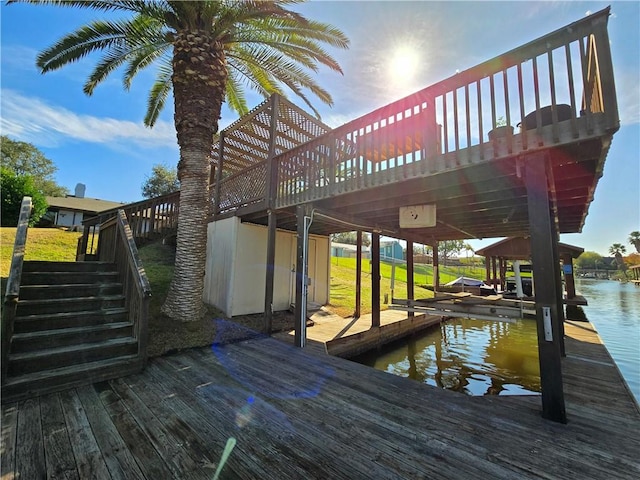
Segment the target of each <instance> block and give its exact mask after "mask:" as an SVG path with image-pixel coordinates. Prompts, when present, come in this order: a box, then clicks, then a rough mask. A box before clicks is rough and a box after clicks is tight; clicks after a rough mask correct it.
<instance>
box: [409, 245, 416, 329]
mask: <svg viewBox="0 0 640 480" xmlns="http://www.w3.org/2000/svg"><path fill="white" fill-rule="evenodd" d="M414 296H415V292H414V278H413V242H412V241H411V240H407V298H408V299H409V300H415V298H414ZM413 316H414V313H413V312H407V317H409V318H411V317H413Z"/></svg>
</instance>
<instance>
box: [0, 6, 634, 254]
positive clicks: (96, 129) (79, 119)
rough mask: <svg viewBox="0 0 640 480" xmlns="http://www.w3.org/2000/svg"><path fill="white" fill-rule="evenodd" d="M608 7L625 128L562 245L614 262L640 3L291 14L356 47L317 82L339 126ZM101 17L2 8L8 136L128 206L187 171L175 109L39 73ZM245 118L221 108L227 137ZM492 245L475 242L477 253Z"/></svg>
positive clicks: (630, 131) (627, 205)
mask: <svg viewBox="0 0 640 480" xmlns="http://www.w3.org/2000/svg"><path fill="white" fill-rule="evenodd" d="M607 5H611V11H612V15H611V17H610V19H609V36H610V40H611V50H612V58H613V64H614V71H615V76H616V89H617V94H618V106H619V110H620V118H621V128H620V130H619V131H618V132H617V133H616V134H615V136H614V139H613V144H612V146H611V149H610V151H609V154H608V157H607V160H606V164H605V170H604V175H603V177H602V178H601V180H600V182H599V184H598V187H597V189H596V192H595V198H594V201H593V203H592V204H591V206H590V208H589V215H588V216H587V219H586V223H585V226H584V228H583V231H582V232H581V233H579V234H564V235H562V236H561V241H563V242H565V243H570V244H573V245H578V246H580V247H583V248H584V249H585V250H588V251H596V252H598V253H600V254H602V255H606V254H607V251H608V248H609V246H610V245H611V244H613V243H623V244H627V245H626V246H627V251H628V252H631V251H632V250H633V247H632V246H631V245H629V244H628V243H627V237H628V236H629V233H630V232H632V231H634V230H640V27H639V26H640V2H638V1H629V2H625V1H620V2H578V1H570V2H562V1H552V2H533V1H524V2H515V1H512V2H480V1H474V2H427V1H422V2H417V1H416V2H383V1H380V2H373V1H368V2H356V1H340V2H336V1H320V0H315V1H311V2H309V3H306V4H302V5H297V6H294V7H293V9H294V10H297V11H299V12H300V13H303V14H304V15H306V16H307V17H308V18H311V19H314V20H319V21H323V22H327V23H330V24H332V25H334V26H336V27H338V28H340V29H341V30H342V31H343V32H345V34H346V35H347V36H348V37H349V39H350V41H351V47H350V49H348V50H345V51H342V50H330V52H331V53H332V54H333V55H334V56H335V57H336V58H337V59H338V61H339V62H340V64H341V66H342V69H343V71H344V75H339V74H336V73H334V72H330V71H328V70H326V71H325V70H321V71H320V72H319V73H318V74H317V75H318V81H319V83H320V84H321V85H322V86H323V87H324V88H325V89H327V90H328V91H329V92H330V93H331V95H332V96H333V100H334V104H333V106H332V107H328V106H325V105H323V104H321V103H320V102H319V101H317V102H315V103H314V105H315V106H316V108H318V110H319V111H320V113H321V115H322V119H323V121H324V122H325V123H327V124H328V125H330V126H332V127H337V126H339V125H342V124H343V123H346V122H347V121H349V120H352V119H354V118H357V117H359V116H362V115H364V114H366V113H368V112H370V111H371V110H374V109H376V108H377V107H380V106H383V105H386V104H387V103H390V102H392V101H394V100H397V99H399V98H402V97H403V96H405V95H407V94H410V93H412V92H414V91H417V90H420V89H422V88H424V87H427V86H429V85H431V84H433V83H436V82H438V81H440V80H443V79H445V78H447V77H449V76H451V75H452V74H454V73H455V72H456V71H462V70H465V69H467V68H469V67H472V66H474V65H476V64H478V63H481V62H483V61H485V60H488V59H490V58H492V57H494V56H497V55H500V54H502V53H504V52H506V51H508V50H510V49H512V48H515V47H517V46H520V45H522V44H524V43H526V42H528V41H531V40H534V39H536V38H537V37H539V36H542V35H544V34H546V33H549V32H551V31H553V30H556V29H557V28H560V27H562V26H564V25H566V24H569V23H571V22H573V21H576V20H579V19H580V18H582V17H584V16H585V15H587V14H588V13H592V12H596V11H598V10H601V9H603V8H605V7H606V6H607ZM96 18H98V13H96V12H93V11H91V10H85V9H77V8H56V7H44V6H34V5H24V4H13V5H9V6H7V5H5V4H4V2H3V3H2V6H0V21H1V36H0V40H1V41H0V68H1V70H0V86H1V87H0V88H1V90H0V131H1V132H2V134H3V135H7V136H9V137H10V138H12V139H14V140H20V141H25V142H30V143H32V144H34V145H35V146H36V147H38V148H39V149H40V150H41V151H42V152H44V154H45V155H46V156H47V157H48V158H50V159H51V160H52V161H53V162H54V163H55V164H56V166H57V167H58V171H57V174H56V181H57V182H58V183H59V184H60V185H62V186H65V187H67V188H68V189H69V190H70V191H71V192H72V193H73V191H74V188H75V185H76V184H77V183H84V184H85V185H86V196H87V197H91V198H100V199H103V200H111V201H119V202H133V201H137V200H140V199H142V195H141V185H142V184H143V182H144V181H145V179H146V178H147V176H148V175H149V174H150V173H151V169H152V166H153V165H154V164H165V165H167V166H171V167H173V166H175V165H176V164H177V161H178V155H179V152H178V147H177V143H176V135H175V129H174V126H173V105H172V101H171V100H170V101H168V102H167V105H166V107H165V110H164V111H163V112H162V114H161V116H160V120H159V121H158V123H157V124H156V126H155V127H154V128H153V129H149V128H146V127H145V126H144V125H143V117H144V113H145V109H146V100H147V94H148V92H149V88H150V86H151V84H152V82H153V79H154V74H155V70H154V69H153V68H150V69H148V70H147V71H145V72H143V73H141V74H139V75H138V77H136V79H135V80H134V82H133V85H132V86H131V88H130V90H129V91H126V90H125V89H124V88H123V86H122V72H115V73H114V74H112V76H111V77H110V78H109V79H108V80H107V81H105V82H104V83H103V84H101V85H100V86H98V87H97V88H96V90H95V92H94V94H93V96H91V97H88V96H86V95H85V94H84V93H83V92H82V85H83V84H84V82H85V80H86V79H87V77H88V76H89V74H90V72H91V70H92V68H93V67H94V66H95V61H96V57H88V58H87V59H84V60H83V61H81V62H78V63H75V64H72V65H68V66H67V67H65V68H63V69H61V70H58V71H55V72H50V73H47V74H46V75H42V74H40V73H39V72H38V70H37V68H36V66H35V57H36V55H37V53H38V52H39V51H41V50H43V49H45V48H47V47H49V46H50V45H52V44H53V43H54V42H55V41H56V40H58V39H59V38H60V37H62V36H63V35H65V34H67V33H69V32H71V31H74V30H76V29H77V28H78V27H80V26H82V25H84V24H86V23H88V22H90V21H91V20H94V19H96ZM247 99H248V104H249V107H250V108H252V107H254V106H256V105H258V104H259V103H261V101H262V98H261V97H259V96H258V95H257V94H254V93H252V92H248V94H247ZM292 100H295V99H293V98H292ZM237 118H238V116H237V114H235V113H233V112H230V111H229V110H228V109H227V108H226V107H223V112H222V119H221V124H220V126H221V128H224V127H225V126H226V125H228V124H230V123H232V122H233V121H235V120H236V119H237ZM495 240H496V239H485V240H482V241H479V240H477V241H471V242H469V243H471V245H472V246H473V247H474V248H476V249H477V248H480V247H482V246H486V245H488V244H490V243H493V241H495Z"/></svg>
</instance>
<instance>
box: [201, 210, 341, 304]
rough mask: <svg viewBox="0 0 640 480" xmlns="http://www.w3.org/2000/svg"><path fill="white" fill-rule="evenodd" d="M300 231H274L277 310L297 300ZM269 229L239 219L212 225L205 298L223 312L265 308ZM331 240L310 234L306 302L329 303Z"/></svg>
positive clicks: (232, 218) (274, 293) (274, 302)
mask: <svg viewBox="0 0 640 480" xmlns="http://www.w3.org/2000/svg"><path fill="white" fill-rule="evenodd" d="M296 244H297V242H296V234H295V233H293V232H289V231H284V230H278V231H277V232H276V258H275V265H274V268H275V271H274V292H273V310H274V311H281V310H287V309H288V308H289V307H290V306H291V305H292V304H293V303H294V300H295V274H296V273H295V265H296ZM266 258H267V227H265V226H262V225H254V224H251V223H242V222H241V221H240V219H239V218H238V217H231V218H226V219H224V220H218V221H216V222H212V223H210V224H209V226H208V235H207V263H206V270H205V279H204V281H205V287H204V301H205V302H206V303H208V304H210V305H214V306H216V307H217V308H219V309H220V310H222V311H223V312H224V313H225V315H227V316H230V317H233V316H237V315H249V314H254V313H263V312H264V294H265V286H266V274H267V270H266ZM329 258H330V257H329V238H328V237H322V236H317V235H310V236H309V277H310V278H311V283H310V285H309V290H308V301H309V302H313V303H317V304H321V305H324V304H325V303H327V302H328V301H329Z"/></svg>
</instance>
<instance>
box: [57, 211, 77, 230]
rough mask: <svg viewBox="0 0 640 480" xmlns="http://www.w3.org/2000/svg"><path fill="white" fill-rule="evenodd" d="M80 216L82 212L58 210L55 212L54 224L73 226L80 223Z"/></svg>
mask: <svg viewBox="0 0 640 480" xmlns="http://www.w3.org/2000/svg"><path fill="white" fill-rule="evenodd" d="M82 216H83V215H82V212H74V211H71V210H60V211H58V212H56V218H55V221H54V224H55V225H57V226H59V227H73V226H76V225H82Z"/></svg>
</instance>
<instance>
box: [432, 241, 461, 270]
mask: <svg viewBox="0 0 640 480" xmlns="http://www.w3.org/2000/svg"><path fill="white" fill-rule="evenodd" d="M463 249H464V241H463V240H444V241H442V242H440V243H438V256H439V257H440V258H442V259H443V260H444V264H445V265H446V264H447V259H448V258H450V257H451V255H453V254H454V253H459V252H460V251H462V250H463Z"/></svg>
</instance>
